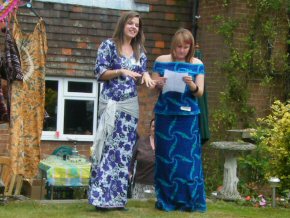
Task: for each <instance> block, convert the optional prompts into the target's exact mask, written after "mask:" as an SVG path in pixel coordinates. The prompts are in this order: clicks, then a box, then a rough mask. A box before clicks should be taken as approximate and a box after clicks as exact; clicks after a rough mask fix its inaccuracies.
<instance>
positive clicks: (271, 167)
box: [253, 100, 290, 190]
mask: <svg viewBox="0 0 290 218" xmlns="http://www.w3.org/2000/svg"><path fill="white" fill-rule="evenodd" d="M257 121H258V127H257V131H256V132H255V133H254V134H253V137H254V139H255V141H256V144H257V146H258V148H259V150H261V154H263V157H262V159H263V160H265V159H267V162H266V163H265V164H264V166H263V170H264V173H265V175H264V178H265V179H267V180H268V179H269V178H270V177H278V178H280V180H281V189H282V190H286V189H290V101H287V102H285V103H282V102H281V101H278V100H277V101H275V102H274V103H273V105H272V106H271V113H270V114H269V115H268V116H266V117H265V118H259V119H258V120H257Z"/></svg>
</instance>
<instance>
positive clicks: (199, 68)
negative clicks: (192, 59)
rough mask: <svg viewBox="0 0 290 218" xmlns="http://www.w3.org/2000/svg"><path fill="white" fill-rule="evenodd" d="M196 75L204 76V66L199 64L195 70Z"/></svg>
mask: <svg viewBox="0 0 290 218" xmlns="http://www.w3.org/2000/svg"><path fill="white" fill-rule="evenodd" d="M197 74H205V69H204V64H200V66H199V67H198V70H197Z"/></svg>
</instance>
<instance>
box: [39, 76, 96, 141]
mask: <svg viewBox="0 0 290 218" xmlns="http://www.w3.org/2000/svg"><path fill="white" fill-rule="evenodd" d="M45 80H50V81H58V95H57V122H56V131H42V137H41V140H49V141H70V140H73V141H93V140H94V137H95V134H96V128H97V115H98V114H97V111H98V96H99V88H98V83H97V81H96V80H94V79H80V78H67V77H46V78H45ZM68 82H91V83H92V85H93V90H92V93H80V92H68ZM65 100H90V101H94V106H95V109H94V112H93V114H94V116H93V134H92V135H72V134H63V126H64V102H65ZM58 135H59V136H58Z"/></svg>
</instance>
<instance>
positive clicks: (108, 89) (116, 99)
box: [88, 11, 154, 210]
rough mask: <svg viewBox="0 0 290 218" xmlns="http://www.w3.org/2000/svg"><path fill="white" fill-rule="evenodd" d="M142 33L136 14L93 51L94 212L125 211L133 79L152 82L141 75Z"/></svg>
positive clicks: (135, 111) (134, 112)
mask: <svg viewBox="0 0 290 218" xmlns="http://www.w3.org/2000/svg"><path fill="white" fill-rule="evenodd" d="M143 43H144V34H143V30H142V22H141V18H140V16H139V14H138V13H136V12H133V11H130V12H125V13H123V14H122V16H121V17H120V18H119V21H118V23H117V26H116V28H115V31H114V34H113V38H112V39H107V40H105V41H103V42H102V43H101V45H100V47H99V49H98V53H97V58H96V67H95V76H96V79H97V80H98V81H101V82H103V88H102V91H101V94H100V100H99V101H100V102H99V114H100V115H101V117H100V120H99V126H98V129H97V134H96V138H95V141H94V144H93V146H92V151H91V152H92V154H91V155H92V162H93V163H92V169H91V179H90V185H89V190H88V200H89V203H90V204H92V205H94V206H95V207H96V209H99V210H107V209H124V208H125V205H126V203H127V186H128V177H129V172H128V169H129V165H130V160H131V157H132V149H133V146H134V145H135V143H136V129H137V122H138V115H139V107H138V97H137V87H136V86H137V81H138V80H140V81H141V83H143V82H145V83H146V85H147V87H151V86H154V81H153V80H151V77H150V75H149V74H148V72H147V71H146V67H147V66H146V65H147V58H146V55H145V53H144V52H145V49H144V46H143Z"/></svg>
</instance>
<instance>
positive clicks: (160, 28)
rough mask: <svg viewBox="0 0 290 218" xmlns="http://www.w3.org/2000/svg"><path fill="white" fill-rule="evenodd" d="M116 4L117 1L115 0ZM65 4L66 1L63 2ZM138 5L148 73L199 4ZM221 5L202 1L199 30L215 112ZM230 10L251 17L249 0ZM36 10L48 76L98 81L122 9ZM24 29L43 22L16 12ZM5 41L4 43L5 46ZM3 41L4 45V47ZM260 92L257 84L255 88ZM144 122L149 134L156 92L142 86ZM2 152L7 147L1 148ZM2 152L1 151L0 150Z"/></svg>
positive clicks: (43, 6) (158, 0)
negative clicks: (101, 56) (101, 53)
mask: <svg viewBox="0 0 290 218" xmlns="http://www.w3.org/2000/svg"><path fill="white" fill-rule="evenodd" d="M112 1H113V0H112ZM59 2H61V1H59ZM134 2H135V3H136V4H144V5H146V6H149V7H148V8H149V12H147V11H140V12H139V13H140V14H141V17H142V19H143V24H144V33H145V37H146V43H145V47H146V49H147V56H148V60H149V62H148V70H149V71H151V69H152V63H153V61H154V60H155V58H156V57H157V56H158V55H161V54H165V53H168V52H169V47H170V40H171V37H172V35H173V33H174V32H175V31H176V30H177V29H178V28H179V27H184V28H188V29H192V21H193V18H192V11H193V3H194V0H135V1H134ZM219 2H220V1H216V0H200V1H199V15H200V19H199V21H198V30H197V42H198V44H199V46H200V48H201V51H202V54H203V62H204V64H205V66H206V71H207V75H206V86H207V90H208V98H209V99H208V100H209V109H210V112H211V111H213V110H214V109H215V107H216V105H218V103H219V100H218V95H219V92H221V91H222V89H223V87H224V78H223V77H222V75H221V74H220V73H219V72H218V70H217V69H216V67H215V63H216V61H218V60H221V59H222V58H224V57H226V55H227V51H226V49H225V46H224V42H223V40H222V38H221V37H220V36H218V35H217V34H216V33H215V32H213V31H212V30H210V28H208V27H209V26H210V25H214V22H215V21H214V16H215V15H218V14H219V13H225V12H224V9H223V8H222V6H221V3H219ZM234 2H236V3H235V4H233V6H232V8H231V9H230V11H227V13H231V14H232V16H240V15H241V14H244V15H246V14H250V9H248V8H247V7H246V6H245V3H243V2H246V1H238V0H237V1H234ZM33 7H34V8H35V10H36V11H37V12H38V14H40V15H41V16H42V17H43V19H44V20H45V23H46V30H47V41H48V54H47V64H46V75H47V76H67V77H75V78H87V77H89V78H93V70H94V65H95V57H96V53H97V49H98V46H99V45H100V43H101V42H102V41H103V40H105V39H106V38H109V37H111V36H112V34H113V29H114V27H115V25H116V22H117V19H118V17H119V15H120V14H121V13H122V10H116V9H105V8H98V7H90V6H83V5H72V4H60V3H55V2H45V1H44V0H41V1H33ZM17 17H18V20H19V22H20V24H21V28H22V30H23V31H28V32H30V31H32V30H33V28H34V26H35V24H36V23H37V20H38V18H37V17H36V16H35V15H33V13H32V12H31V11H29V10H28V9H24V8H20V9H19V10H18V13H17ZM246 28H247V24H245V25H244V26H242V27H241V29H239V30H238V32H237V35H236V36H235V37H236V40H237V43H239V38H240V37H241V36H242V35H243V34H244V33H245V32H246ZM2 41H3V38H2V39H1V42H2ZM2 46H3V43H1V47H2ZM251 87H252V89H253V90H257V89H256V87H257V84H256V83H253V84H252V86H251ZM138 89H139V101H140V120H139V126H138V132H139V134H140V135H145V134H148V133H149V121H150V120H151V118H152V117H153V107H154V104H155V102H156V99H157V93H156V91H154V90H149V89H147V88H145V87H144V86H142V87H139V88H138ZM259 90H261V92H259V94H258V93H257V92H254V93H253V94H252V96H251V104H253V105H254V106H256V107H257V108H261V110H260V111H259V110H258V112H263V111H265V108H267V107H268V106H269V102H265V101H264V99H265V97H267V92H265V91H264V90H263V89H262V88H261V89H260V88H259ZM0 138H1V139H0V148H1V147H2V148H4V150H5V148H6V147H7V145H8V141H9V137H8V125H3V124H2V125H1V126H0ZM62 144H69V143H67V142H48V141H43V142H42V145H41V148H42V153H43V154H50V153H51V152H52V151H53V150H54V149H55V148H56V147H57V146H59V145H62ZM79 144H80V145H78V147H79V150H80V152H81V153H83V154H85V155H88V148H89V146H90V145H91V143H82V142H79ZM2 150H3V149H2ZM0 151H1V150H0Z"/></svg>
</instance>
